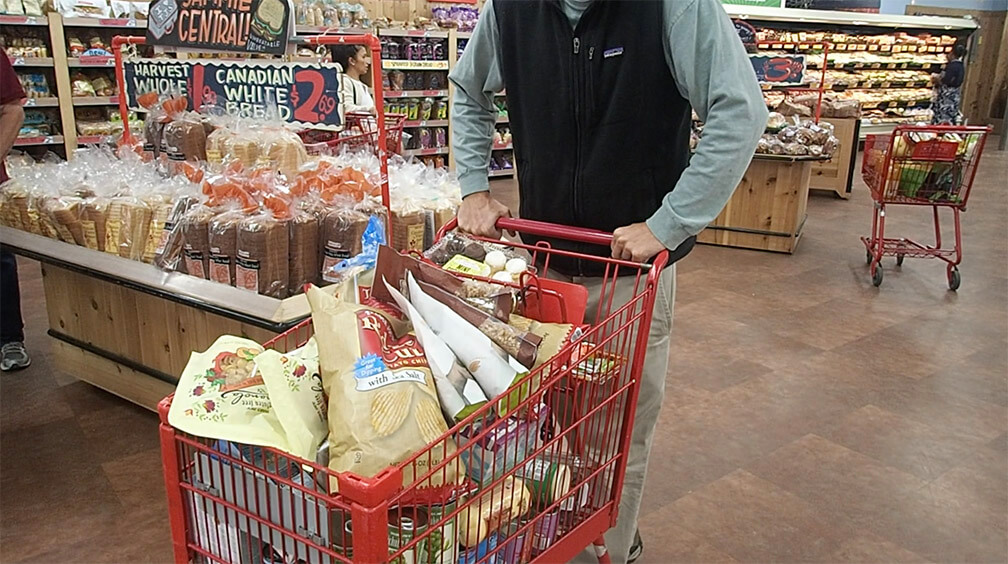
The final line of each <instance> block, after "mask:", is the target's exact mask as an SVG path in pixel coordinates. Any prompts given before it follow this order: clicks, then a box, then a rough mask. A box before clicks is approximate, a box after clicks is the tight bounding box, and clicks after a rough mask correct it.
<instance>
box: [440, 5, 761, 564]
mask: <svg viewBox="0 0 1008 564" xmlns="http://www.w3.org/2000/svg"><path fill="white" fill-rule="evenodd" d="M449 79H450V80H451V81H452V83H453V84H454V85H455V86H456V93H457V95H456V98H455V102H454V105H453V107H452V109H451V120H452V123H453V125H454V128H453V135H454V136H453V138H452V140H451V142H452V152H453V154H454V155H455V162H456V167H457V171H458V175H459V181H460V182H461V185H462V195H463V197H464V199H463V202H462V206H461V208H460V209H459V216H458V221H459V226H460V228H461V229H462V230H463V231H468V232H470V233H473V234H476V235H482V236H488V237H492V236H497V237H499V236H500V231H499V229H498V228H497V220H498V219H500V218H502V217H507V216H509V215H510V214H511V212H510V210H508V209H507V208H506V207H505V206H504V205H503V204H501V203H500V202H498V201H497V200H495V199H494V198H493V196H492V195H491V194H490V192H489V183H488V180H487V171H488V165H489V159H490V151H491V145H492V133H493V130H494V123H495V120H496V115H497V112H496V110H495V108H494V104H493V96H494V95H495V94H496V93H498V92H501V91H504V90H505V88H506V94H507V99H508V109H509V119H510V126H511V131H512V134H513V136H514V137H513V139H514V141H513V144H514V151H515V157H516V168H517V176H518V182H519V196H520V201H521V203H520V210H519V214H520V215H521V217H522V218H525V219H532V220H539V221H545V222H550V223H556V224H562V225H571V226H578V227H587V228H592V229H596V230H601V231H607V232H612V233H613V237H612V243H611V245H610V246H609V247H608V248H607V247H603V246H599V245H592V244H590V243H573V242H570V241H565V240H561V239H557V238H549V237H541V236H532V235H528V234H525V235H523V238H524V239H525V242H526V243H537V242H540V241H542V242H545V243H548V244H549V245H550V246H551V247H553V248H555V249H561V250H568V251H572V252H576V253H585V254H590V255H595V256H610V255H611V256H612V257H614V258H616V259H624V260H632V261H638V262H646V261H648V260H649V259H651V258H652V257H654V256H655V255H656V254H658V253H659V252H661V251H663V250H665V249H669V250H670V254H671V260H672V261H675V260H678V259H680V258H682V257H684V256H685V255H686V254H687V253H689V251H690V250H691V249H692V247H693V245H694V242H695V236H696V234H697V233H699V232H700V231H701V230H702V229H703V228H704V227H705V226H706V225H707V224H708V223H709V222H710V221H712V220H713V219H714V218H715V217H716V216H717V215H718V213H719V212H720V211H721V209H722V208H723V207H724V205H725V203H726V202H727V201H728V199H729V198H730V197H731V194H732V192H733V191H734V189H735V186H736V185H737V184H738V182H739V180H740V179H741V177H742V174H743V173H744V172H745V170H746V167H747V166H748V164H749V160H750V159H751V157H752V154H753V150H754V148H755V146H756V142H757V140H758V139H759V137H760V135H761V134H762V132H763V130H764V127H765V125H766V118H767V110H766V106H765V104H764V101H763V95H762V93H761V91H760V88H759V85H758V84H757V82H756V77H755V74H754V73H753V71H752V67H751V65H750V63H749V61H748V58H747V56H746V53H745V49H744V48H743V46H742V44H741V42H740V41H739V39H738V36H737V35H736V31H735V28H734V26H733V24H732V22H731V21H730V20H729V18H728V16H727V15H726V14H725V12H724V10H723V9H722V8H721V5H720V3H719V2H718V1H717V0H660V1H640V2H604V1H600V0H596V1H592V0H559V1H544V2H528V1H524V0H488V1H487V3H486V4H485V5H484V9H483V11H482V14H481V16H480V20H479V23H478V25H477V26H476V29H475V31H474V33H473V36H472V39H471V40H470V41H469V43H468V45H467V46H466V50H465V53H464V54H463V56H462V58H461V59H460V60H459V63H458V66H457V67H456V68H455V70H454V71H452V73H451V75H450V77H449ZM691 111H695V112H696V114H697V115H698V116H699V117H700V119H701V120H703V121H704V122H705V127H704V137H703V140H702V141H701V142H700V144H699V145H698V146H697V149H696V153H695V154H694V155H693V156H692V158H691V157H690V155H689V132H690V120H691ZM552 260H553V262H552V263H551V268H552V270H553V273H554V274H556V275H560V276H563V277H566V278H568V279H569V280H571V281H573V282H576V283H579V284H583V285H584V286H586V287H587V288H588V289H589V292H590V294H591V296H592V298H591V301H590V302H589V306H588V307H589V310H588V311H592V308H594V307H595V306H596V305H597V303H598V295H599V293H600V287H601V286H602V285H603V282H602V281H603V280H604V276H603V275H604V272H603V271H602V270H600V269H601V268H603V267H602V266H601V265H602V264H603V263H601V262H599V261H587V260H581V259H576V258H568V259H566V260H565V259H564V258H563V257H554V258H553V259H552ZM633 291H634V285H633V284H622V288H621V287H620V285H617V287H616V290H615V298H614V299H615V300H616V301H617V302H623V301H628V300H629V299H630V298H631V297H632V293H633ZM657 294H658V295H657V298H656V299H655V308H654V317H653V320H652V323H651V328H650V334H649V339H648V345H647V353H646V356H645V361H644V368H643V373H642V377H641V380H642V382H641V390H640V395H639V398H640V399H639V403H638V406H637V413H636V420H635V422H634V425H633V433H632V439H631V446H630V452H629V460H628V461H627V469H626V477H625V482H624V484H623V495H622V498H621V501H620V505H619V520H618V523H617V525H616V527H615V529H613V530H611V531H610V532H609V534H608V535H607V536H606V545H607V547H608V550H609V551H610V553H611V554H610V555H611V557H612V559H613V561H614V562H625V561H631V562H632V561H634V560H635V559H636V558H637V557H639V556H640V554H641V551H642V549H643V543H642V542H641V539H640V535H639V533H638V532H637V513H638V510H639V507H640V501H641V494H642V491H643V486H644V476H645V472H646V469H647V461H648V455H649V451H650V449H651V440H652V436H653V431H654V427H655V424H656V422H657V420H658V412H659V410H660V408H661V403H662V398H663V395H664V381H665V374H666V371H667V367H668V353H669V333H670V330H671V325H672V304H673V301H674V295H675V269H674V268H670V269H668V270H667V272H666V273H665V274H664V275H663V276H662V279H661V281H660V284H659V288H658V290H657ZM594 559H595V557H594V555H593V554H591V553H589V552H585V553H583V554H582V556H581V557H580V558H579V560H585V561H593V560H594Z"/></svg>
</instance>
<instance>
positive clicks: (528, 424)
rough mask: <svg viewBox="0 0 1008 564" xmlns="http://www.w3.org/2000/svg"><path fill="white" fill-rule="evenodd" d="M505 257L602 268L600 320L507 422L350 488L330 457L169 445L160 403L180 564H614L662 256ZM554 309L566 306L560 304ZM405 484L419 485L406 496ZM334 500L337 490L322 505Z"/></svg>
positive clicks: (591, 238) (541, 376)
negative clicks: (646, 260) (453, 476)
mask: <svg viewBox="0 0 1008 564" xmlns="http://www.w3.org/2000/svg"><path fill="white" fill-rule="evenodd" d="M498 226H499V227H501V228H504V229H509V230H514V231H518V232H522V233H528V234H534V235H540V236H549V237H552V238H554V239H569V240H572V241H578V242H584V243H591V244H603V245H606V246H608V244H609V241H610V240H611V235H608V234H605V233H600V232H595V231H587V230H582V229H575V228H567V227H560V226H553V225H548V224H543V223H538V222H530V221H524V220H513V219H502V220H500V222H499V223H498ZM503 243H505V244H507V245H509V246H511V247H513V248H515V249H520V250H521V251H522V252H527V253H529V254H530V255H532V262H531V263H530V264H535V265H541V269H540V270H539V272H546V270H547V269H548V267H549V261H550V259H551V258H554V257H556V256H558V255H564V256H567V257H573V258H580V259H583V260H591V261H599V262H601V263H604V264H605V265H606V266H607V269H606V272H607V276H606V277H605V278H604V281H603V285H602V289H601V293H600V297H599V300H598V306H597V307H594V308H590V309H589V310H588V311H587V317H588V319H586V320H585V321H587V322H589V325H588V328H587V330H585V331H584V332H583V333H577V332H576V337H574V338H573V339H572V340H571V341H570V342H568V343H567V344H566V346H564V347H563V348H562V349H561V350H560V352H559V353H558V354H556V355H555V356H553V357H552V358H550V359H549V360H548V361H547V362H545V363H544V364H542V365H541V366H539V367H538V368H536V369H535V370H532V371H531V372H530V373H529V374H528V375H527V376H525V377H524V378H523V379H522V380H521V381H519V382H518V383H516V384H515V385H514V386H513V387H512V389H514V388H515V387H524V389H528V390H529V391H528V393H527V394H525V395H524V396H523V398H522V401H521V402H520V403H519V404H518V405H517V406H516V408H514V409H513V410H512V411H506V410H505V413H504V415H500V412H501V410H502V405H503V401H502V400H504V399H505V398H507V397H508V396H510V395H511V394H502V396H501V397H500V398H498V400H497V401H493V400H491V401H490V402H489V403H487V404H486V405H483V406H482V407H481V408H479V409H478V410H476V411H475V412H474V413H472V414H471V415H469V416H468V417H466V418H465V419H464V420H462V421H461V422H460V423H458V424H457V425H455V426H454V427H452V428H451V429H449V431H448V432H447V433H446V434H444V435H442V437H441V438H440V439H439V440H436V441H434V442H432V443H431V445H430V446H428V447H427V448H425V449H423V450H421V451H419V452H416V453H415V454H414V455H413V456H411V457H410V458H409V459H407V460H405V461H404V462H402V463H401V464H398V465H396V466H390V467H388V468H386V469H385V470H383V471H382V472H380V473H379V474H378V475H376V476H373V477H360V476H356V475H354V474H351V473H336V472H332V471H331V470H329V469H328V468H327V467H326V464H325V462H326V461H327V459H328V457H327V453H325V452H324V451H323V452H320V456H319V460H318V461H314V460H302V459H296V458H294V457H291V456H289V455H286V454H284V453H282V452H279V451H276V450H274V449H270V448H262V447H253V446H249V445H240V444H236V443H230V442H226V441H218V440H212V439H205V438H199V437H195V436H191V435H188V434H186V433H183V432H181V431H178V430H176V429H174V428H172V427H171V425H170V424H169V423H168V410H169V408H170V405H171V401H172V397H168V398H165V399H164V400H163V401H162V402H161V404H160V406H159V413H160V417H161V425H160V433H161V447H162V456H163V462H164V477H165V485H166V490H167V495H168V508H169V515H170V522H171V528H172V540H173V546H174V551H175V560H176V562H179V563H184V562H242V563H245V562H249V563H256V564H259V563H260V562H264V563H265V562H268V563H274V562H276V563H280V562H284V563H297V562H303V563H312V564H330V563H337V562H367V563H374V562H396V563H409V564H416V563H424V564H433V563H439V564H449V563H452V564H454V563H458V564H468V563H472V564H477V563H481V564H482V563H495V564H519V563H522V562H566V561H568V560H570V559H571V558H573V557H574V556H575V555H576V554H578V553H579V552H581V551H582V550H584V549H585V548H587V547H589V546H591V545H593V544H594V545H595V546H596V554H598V555H599V561H600V562H608V560H609V558H608V554H607V553H606V551H605V549H604V544H603V543H602V535H603V533H604V532H605V531H607V530H608V529H610V528H611V527H612V526H614V525H615V523H616V518H617V510H618V507H619V501H620V495H621V491H622V482H623V478H624V475H625V472H626V461H627V452H628V450H629V442H630V434H631V429H632V426H633V421H634V415H635V410H636V404H637V395H638V391H639V381H640V374H641V370H642V367H643V361H644V353H645V350H646V345H647V336H648V330H649V327H650V323H651V315H652V309H653V306H654V300H655V296H656V289H657V284H658V278H659V276H660V274H661V271H662V269H663V267H664V266H665V264H666V262H667V260H668V256H667V253H662V254H660V255H659V256H658V257H657V258H656V259H655V261H654V262H653V263H652V264H650V265H649V264H637V263H632V262H627V261H622V260H617V259H611V258H601V257H595V256H588V255H580V254H577V253H573V252H568V251H562V250H557V249H552V248H549V247H547V246H543V245H542V244H540V245H539V246H527V245H523V244H521V243H509V242H503ZM536 278H537V276H536V275H534V274H533V275H531V276H523V277H522V281H521V282H518V283H515V284H514V287H515V289H516V290H517V291H519V292H520V293H523V294H527V293H529V292H537V288H542V287H543V286H542V285H541V284H539V283H538V282H537V280H536ZM617 284H619V285H622V284H629V285H632V287H633V289H634V292H633V296H634V297H633V298H631V299H630V301H629V302H627V303H625V304H621V303H614V301H613V300H612V299H611V296H612V295H613V292H614V291H615V289H616V286H617ZM546 287H550V286H549V285H546ZM555 294H556V295H553V296H552V297H553V298H556V299H559V300H560V301H561V302H562V301H563V299H564V295H563V292H562V291H561V292H556V293H555ZM526 297H527V296H526ZM575 299H577V298H575ZM537 300H538V301H537ZM537 300H535V299H520V300H518V303H519V304H529V303H532V304H536V303H538V304H544V303H546V302H547V301H548V300H547V297H546V296H545V295H538V296H537ZM519 307H524V309H522V310H521V311H520V313H522V314H524V315H526V316H529V317H533V318H534V317H536V315H537V314H542V313H543V312H547V311H548V312H552V314H551V315H559V316H564V315H567V313H566V312H568V311H571V308H565V307H563V304H562V303H561V305H560V307H555V308H554V307H550V308H541V307H534V308H529V307H528V306H527V305H525V306H519ZM582 307H583V306H582ZM575 309H576V308H575ZM533 310H535V311H533ZM540 321H558V319H540ZM568 321H571V322H574V323H575V324H576V323H578V322H580V321H581V320H580V319H577V320H568ZM311 335H312V326H311V322H310V321H306V322H304V323H302V324H300V325H298V326H297V327H295V328H293V329H291V330H290V331H288V332H287V333H285V334H283V335H281V336H279V337H278V338H277V339H275V340H274V341H272V342H271V343H268V344H267V346H269V347H273V348H276V349H279V350H281V351H287V350H292V349H294V348H296V347H299V346H301V345H303V344H304V343H305V342H306V341H307V340H308V339H309V338H310V337H311ZM495 413H496V415H495ZM448 436H451V437H453V438H454V440H455V442H456V444H457V450H456V451H455V452H453V453H452V452H447V453H446V452H444V451H442V450H441V449H444V448H445V447H444V444H445V442H444V440H443V439H445V438H446V437H448ZM488 458H489V462H490V463H489V464H485V462H487V461H488ZM432 461H440V462H437V463H433V462H432ZM474 461H482V462H484V463H481V464H473V462H474ZM320 462H321V463H320ZM450 466H451V467H454V468H458V467H461V466H464V467H465V468H466V471H465V472H464V474H465V479H462V480H459V481H458V483H457V484H449V485H447V486H442V487H437V488H432V487H426V488H425V487H423V484H425V483H428V484H429V483H444V482H447V479H446V476H447V475H448V468H449V467H450ZM404 474H410V475H415V476H416V480H415V481H414V482H413V483H412V484H409V485H406V486H404V485H403V475H404ZM330 484H335V485H336V486H337V487H336V488H335V489H334V490H333V491H331V488H330Z"/></svg>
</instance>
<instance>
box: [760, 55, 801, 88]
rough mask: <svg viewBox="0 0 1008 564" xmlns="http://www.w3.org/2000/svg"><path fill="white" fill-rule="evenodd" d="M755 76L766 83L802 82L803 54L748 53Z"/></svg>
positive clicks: (785, 83)
mask: <svg viewBox="0 0 1008 564" xmlns="http://www.w3.org/2000/svg"><path fill="white" fill-rule="evenodd" d="M749 62H751V63H752V66H753V70H754V71H756V78H757V79H758V80H759V81H760V82H762V83H767V84H781V85H787V84H802V83H803V82H805V56H804V55H774V56H770V55H749Z"/></svg>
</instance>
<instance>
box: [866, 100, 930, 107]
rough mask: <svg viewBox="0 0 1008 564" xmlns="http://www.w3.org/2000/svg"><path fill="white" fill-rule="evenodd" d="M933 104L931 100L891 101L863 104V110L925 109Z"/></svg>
mask: <svg viewBox="0 0 1008 564" xmlns="http://www.w3.org/2000/svg"><path fill="white" fill-rule="evenodd" d="M930 104H931V99H930V98H929V99H926V100H890V101H888V102H868V103H862V104H861V109H862V110H885V109H889V108H925V107H927V106H928V105H930Z"/></svg>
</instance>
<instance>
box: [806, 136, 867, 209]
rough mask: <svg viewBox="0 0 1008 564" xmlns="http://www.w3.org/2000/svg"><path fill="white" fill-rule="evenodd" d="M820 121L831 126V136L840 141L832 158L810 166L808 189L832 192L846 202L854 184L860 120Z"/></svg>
mask: <svg viewBox="0 0 1008 564" xmlns="http://www.w3.org/2000/svg"><path fill="white" fill-rule="evenodd" d="M820 121H824V122H827V123H831V124H833V129H834V132H833V135H835V136H836V138H837V139H839V140H840V145H839V146H838V147H837V150H836V152H834V153H833V158H831V159H829V160H826V161H822V162H817V163H813V164H812V179H811V181H810V187H811V188H812V189H813V190H828V191H831V192H834V193H836V195H837V196H839V197H841V198H843V199H845V200H846V199H847V198H850V194H851V184H852V183H853V182H854V164H855V161H856V160H857V152H858V151H857V146H858V135H859V132H860V130H861V119H860V118H822V119H821V120H820Z"/></svg>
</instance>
